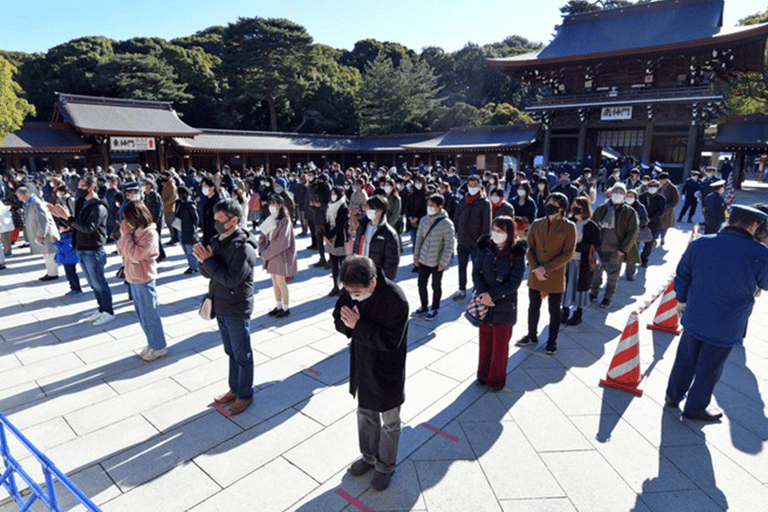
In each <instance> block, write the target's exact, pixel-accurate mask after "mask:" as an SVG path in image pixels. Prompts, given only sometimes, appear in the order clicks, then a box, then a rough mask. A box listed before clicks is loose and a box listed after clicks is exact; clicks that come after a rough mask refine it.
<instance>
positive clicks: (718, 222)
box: [701, 180, 727, 235]
mask: <svg viewBox="0 0 768 512" xmlns="http://www.w3.org/2000/svg"><path fill="white" fill-rule="evenodd" d="M709 187H710V189H711V190H712V192H710V193H709V195H707V196H706V197H705V198H704V202H702V203H701V210H702V213H704V234H705V235H711V234H714V233H717V232H718V231H720V228H721V227H722V226H723V223H724V222H725V210H726V209H727V206H726V204H725V199H723V192H725V180H718V181H713V182H711V183H710V184H709Z"/></svg>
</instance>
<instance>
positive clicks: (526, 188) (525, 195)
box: [510, 180, 536, 235]
mask: <svg viewBox="0 0 768 512" xmlns="http://www.w3.org/2000/svg"><path fill="white" fill-rule="evenodd" d="M516 192H517V193H516V194H515V197H514V198H513V199H512V200H511V201H510V203H512V207H513V208H514V209H515V214H514V218H515V222H516V223H517V230H518V231H521V232H522V233H523V234H525V235H527V234H528V228H529V227H530V225H531V224H533V221H534V220H536V201H534V200H533V198H531V194H532V190H531V185H530V183H529V182H528V181H526V180H523V181H521V182H520V183H519V184H518V185H517V190H516Z"/></svg>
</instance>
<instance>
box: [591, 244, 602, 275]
mask: <svg viewBox="0 0 768 512" xmlns="http://www.w3.org/2000/svg"><path fill="white" fill-rule="evenodd" d="M599 266H600V256H599V255H598V253H597V248H596V247H595V246H594V245H590V246H589V269H590V270H591V271H592V272H594V271H595V270H597V267H599Z"/></svg>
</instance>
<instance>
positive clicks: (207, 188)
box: [200, 176, 222, 245]
mask: <svg viewBox="0 0 768 512" xmlns="http://www.w3.org/2000/svg"><path fill="white" fill-rule="evenodd" d="M200 183H201V191H202V194H203V198H204V202H203V206H202V208H203V215H202V218H201V220H200V224H201V225H202V228H203V237H202V239H201V240H200V243H201V244H203V245H210V244H211V242H212V241H213V238H214V237H215V236H216V227H215V220H214V214H215V212H214V207H215V206H216V204H218V202H219V201H221V199H222V197H221V194H220V192H219V189H218V187H216V182H214V180H213V178H211V177H210V176H205V177H203V180H202V181H201V182H200Z"/></svg>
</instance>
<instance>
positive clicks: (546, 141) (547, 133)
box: [542, 127, 552, 167]
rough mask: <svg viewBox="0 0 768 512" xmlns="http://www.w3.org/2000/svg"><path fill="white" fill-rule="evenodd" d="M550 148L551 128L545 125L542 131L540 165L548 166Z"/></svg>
mask: <svg viewBox="0 0 768 512" xmlns="http://www.w3.org/2000/svg"><path fill="white" fill-rule="evenodd" d="M551 150H552V129H551V128H549V127H547V129H546V130H545V131H544V155H543V158H542V165H543V166H544V167H549V153H550V151H551Z"/></svg>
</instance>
